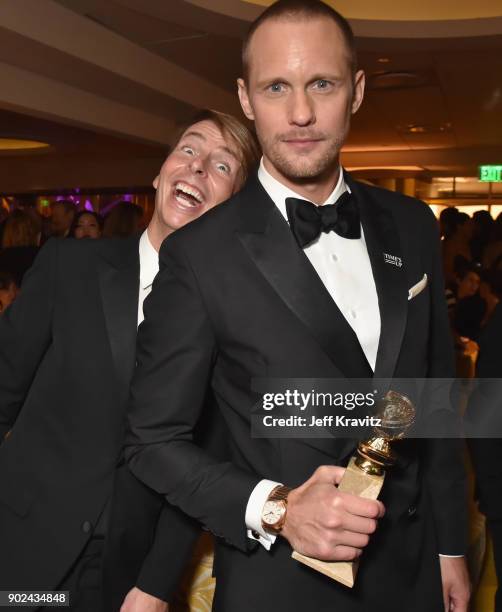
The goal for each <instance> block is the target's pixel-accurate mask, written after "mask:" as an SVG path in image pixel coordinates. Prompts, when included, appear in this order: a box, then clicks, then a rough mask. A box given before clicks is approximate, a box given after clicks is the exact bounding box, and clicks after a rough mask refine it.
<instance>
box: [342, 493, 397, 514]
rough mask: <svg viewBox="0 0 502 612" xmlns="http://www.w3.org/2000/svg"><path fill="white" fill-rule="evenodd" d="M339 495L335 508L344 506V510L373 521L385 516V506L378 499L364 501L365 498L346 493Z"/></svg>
mask: <svg viewBox="0 0 502 612" xmlns="http://www.w3.org/2000/svg"><path fill="white" fill-rule="evenodd" d="M338 495H339V496H340V498H339V499H336V498H335V501H334V506H335V508H337V507H338V508H339V507H340V506H341V505H342V506H343V509H344V510H345V511H346V512H349V513H350V514H355V515H356V516H363V517H366V518H371V519H379V518H382V516H383V515H384V514H385V506H384V505H383V504H382V502H381V501H379V500H378V499H364V498H363V497H359V496H358V495H352V494H351V493H345V492H344V491H340V492H339V493H338Z"/></svg>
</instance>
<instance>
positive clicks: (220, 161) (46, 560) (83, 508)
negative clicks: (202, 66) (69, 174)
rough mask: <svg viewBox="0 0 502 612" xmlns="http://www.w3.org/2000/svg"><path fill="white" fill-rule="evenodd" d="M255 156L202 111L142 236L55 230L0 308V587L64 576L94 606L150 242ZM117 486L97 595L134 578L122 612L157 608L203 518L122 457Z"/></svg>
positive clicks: (51, 582)
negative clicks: (77, 235) (171, 501)
mask: <svg viewBox="0 0 502 612" xmlns="http://www.w3.org/2000/svg"><path fill="white" fill-rule="evenodd" d="M256 161H257V154H256V145H255V144H254V141H253V139H252V137H251V134H250V133H249V131H248V130H247V129H246V128H245V127H244V126H243V125H242V124H241V123H240V122H238V121H237V120H236V119H234V118H233V117H230V116H228V115H224V114H222V113H217V112H214V111H202V112H201V113H199V114H198V115H197V116H196V117H195V119H194V120H193V121H192V122H191V123H190V124H189V125H188V127H187V128H186V129H185V130H183V133H182V134H181V137H180V139H179V140H178V142H177V144H176V145H175V147H174V149H173V151H172V152H171V153H170V155H169V156H168V158H167V159H166V161H165V162H164V164H163V166H162V168H161V171H160V174H159V176H158V177H157V178H156V179H155V181H154V187H155V188H156V190H157V191H156V202H155V211H154V214H153V217H152V220H151V222H150V224H149V226H148V228H147V229H146V230H145V232H144V233H143V234H142V235H141V237H134V238H130V239H129V238H128V239H109V240H89V241H86V240H65V241H62V240H54V241H50V242H49V243H47V245H46V246H45V247H44V248H43V249H42V251H41V253H40V255H39V257H38V258H37V260H36V261H35V264H34V266H33V268H32V269H31V271H30V272H29V273H28V275H27V278H26V280H25V282H24V283H23V289H22V292H21V294H20V296H19V298H18V299H17V300H16V302H15V303H14V304H13V305H12V306H11V307H10V308H9V309H7V311H6V312H5V313H4V314H3V315H2V317H1V318H0V440H1V441H2V442H1V443H0V568H1V569H0V589H1V590H14V589H17V590H21V589H22V590H47V589H56V588H58V589H61V590H69V591H70V599H71V602H70V604H71V609H73V610H79V611H85V612H98V611H99V610H100V609H101V601H100V600H101V593H100V583H101V577H100V576H101V559H102V551H103V541H104V539H105V536H106V535H107V523H108V517H109V514H110V497H111V492H112V483H113V478H114V473H115V466H116V464H117V461H118V457H119V455H120V451H121V448H122V442H123V423H124V412H125V406H126V400H127V397H128V393H129V383H130V378H131V375H132V371H133V368H134V363H135V344H136V330H137V326H138V324H139V323H140V322H141V320H142V319H143V311H142V304H143V300H144V298H145V297H146V295H147V294H148V293H149V291H150V288H151V284H152V281H153V278H154V276H155V274H156V272H157V270H158V249H159V247H160V244H161V242H162V240H163V239H164V238H165V237H166V236H167V235H168V234H170V233H171V232H173V231H174V230H176V229H178V228H179V227H181V226H183V225H184V224H186V223H189V222H190V221H192V220H193V219H195V218H197V217H199V216H200V215H202V214H203V213H205V212H206V211H207V210H208V209H210V208H212V207H213V206H215V205H216V204H218V203H220V202H221V201H222V200H225V199H227V198H228V197H230V195H232V194H233V193H235V191H236V190H237V189H238V188H239V187H240V186H241V184H242V182H243V181H244V179H245V178H246V175H247V173H249V172H250V171H251V169H252V168H254V165H255V163H256ZM115 498H116V503H115V504H114V512H113V525H112V527H113V534H117V533H119V534H120V536H119V538H118V540H117V541H115V540H113V539H112V542H111V546H108V554H107V558H108V561H109V565H111V567H110V566H109V567H108V568H106V575H107V597H106V604H105V606H104V609H105V610H106V612H111V611H112V610H118V609H119V607H120V605H121V603H122V600H123V599H124V596H125V595H126V593H127V591H128V590H129V589H131V590H130V592H129V594H128V595H127V598H126V600H125V602H124V605H123V606H122V610H123V612H132V611H141V610H148V611H150V612H154V611H163V610H166V609H167V604H166V603H165V601H167V600H168V599H169V597H170V595H171V592H172V591H173V589H174V588H175V586H176V583H177V581H178V578H179V577H180V574H181V571H182V570H183V567H184V565H185V562H186V560H187V557H188V556H189V554H190V551H191V548H192V544H193V542H194V540H195V538H196V537H197V533H198V531H199V528H198V526H195V524H194V523H193V521H191V520H189V519H188V518H186V517H185V516H183V515H182V513H181V512H179V511H178V510H177V509H174V508H172V507H169V506H168V505H167V504H164V500H163V498H162V497H160V496H159V495H158V494H156V493H154V492H153V491H151V490H149V489H148V488H147V487H145V486H144V485H142V484H141V483H140V482H139V481H137V480H136V479H135V478H134V477H133V476H132V475H131V474H130V472H129V471H128V470H123V469H122V470H121V469H119V471H118V474H117V482H116V494H115ZM162 506H164V508H162ZM138 508H140V509H141V510H140V511H139V512H137V509H138ZM131 515H134V519H135V521H134V525H133V526H132V530H133V531H131V527H130V517H131ZM128 530H129V531H128ZM124 539H125V540H127V546H125V547H123V546H122V542H123V540H124ZM114 544H116V545H117V546H118V547H119V548H120V552H119V553H117V551H116V550H115V549H114V547H113V546H114ZM150 547H151V548H150ZM149 549H150V550H149ZM134 585H136V586H134ZM132 587H134V588H132Z"/></svg>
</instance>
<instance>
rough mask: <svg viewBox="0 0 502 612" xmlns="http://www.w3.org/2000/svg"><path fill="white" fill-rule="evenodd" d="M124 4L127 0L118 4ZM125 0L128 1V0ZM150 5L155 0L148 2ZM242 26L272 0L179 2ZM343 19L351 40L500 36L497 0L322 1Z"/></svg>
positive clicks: (501, 9)
mask: <svg viewBox="0 0 502 612" xmlns="http://www.w3.org/2000/svg"><path fill="white" fill-rule="evenodd" d="M122 1H127V0H122ZM129 1H130V0H129ZM148 1H149V3H150V6H151V5H152V4H155V3H156V1H157V0H148ZM185 2H186V3H188V4H191V5H192V6H196V7H198V8H199V9H204V10H206V11H207V12H208V13H209V12H212V13H217V14H219V15H221V16H224V17H226V18H228V17H230V18H233V19H236V20H241V21H243V22H250V21H252V20H253V19H255V18H256V17H257V16H258V15H259V14H260V13H261V12H262V11H263V9H264V7H266V6H269V5H270V4H272V3H273V0H211V2H208V0H185ZM325 2H327V4H331V6H333V7H334V8H336V9H337V10H338V11H339V12H340V13H342V15H344V16H345V17H347V18H348V19H349V20H350V22H351V25H352V27H353V29H354V32H355V34H356V35H357V36H360V37H361V36H362V37H375V38H387V37H390V38H441V37H443V38H455V37H470V36H494V35H497V34H502V2H501V1H500V0H479V2H472V1H471V0H441V2H437V0H421V2H417V1H416V0H402V1H401V2H399V3H396V2H395V0H379V2H377V3H376V2H374V0H358V2H353V1H352V0H325Z"/></svg>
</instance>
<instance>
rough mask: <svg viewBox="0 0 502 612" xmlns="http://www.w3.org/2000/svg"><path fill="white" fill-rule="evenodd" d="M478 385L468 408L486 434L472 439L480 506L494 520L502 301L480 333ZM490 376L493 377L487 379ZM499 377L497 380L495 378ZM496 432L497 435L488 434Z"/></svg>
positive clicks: (497, 517)
mask: <svg viewBox="0 0 502 612" xmlns="http://www.w3.org/2000/svg"><path fill="white" fill-rule="evenodd" d="M478 343H479V357H478V361H477V364H476V376H477V377H478V378H479V381H478V386H477V387H476V389H475V390H474V393H473V394H472V396H471V398H470V401H469V404H468V408H467V411H466V421H467V424H468V425H471V426H474V429H475V432H476V430H480V432H479V431H478V435H479V433H481V435H482V437H473V438H472V439H470V440H468V442H469V448H470V451H471V458H472V463H473V467H474V471H475V474H476V492H477V497H478V499H479V508H480V510H481V512H483V514H485V515H486V517H487V518H488V519H489V520H490V521H502V486H501V483H502V426H501V425H502V416H501V415H502V362H501V359H500V351H501V348H502V305H501V304H500V303H499V304H498V305H497V306H496V307H495V310H494V311H493V314H492V316H491V317H490V319H489V320H488V322H487V324H486V326H485V328H484V329H483V330H482V332H481V335H480V337H479V341H478ZM484 379H489V380H484ZM494 379H496V380H494ZM489 432H492V435H494V436H497V437H494V438H486V436H487V435H488V434H489Z"/></svg>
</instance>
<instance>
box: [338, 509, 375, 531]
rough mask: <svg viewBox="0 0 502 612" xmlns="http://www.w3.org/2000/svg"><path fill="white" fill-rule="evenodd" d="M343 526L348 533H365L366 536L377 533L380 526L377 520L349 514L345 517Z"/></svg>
mask: <svg viewBox="0 0 502 612" xmlns="http://www.w3.org/2000/svg"><path fill="white" fill-rule="evenodd" d="M342 524H343V527H344V528H345V529H346V530H347V531H352V532H353V533H363V534H365V535H371V534H372V533H375V531H376V528H377V526H378V523H377V520H376V519H371V518H366V517H363V516H356V515H355V514H349V513H346V514H345V516H344V517H343V519H342Z"/></svg>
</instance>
